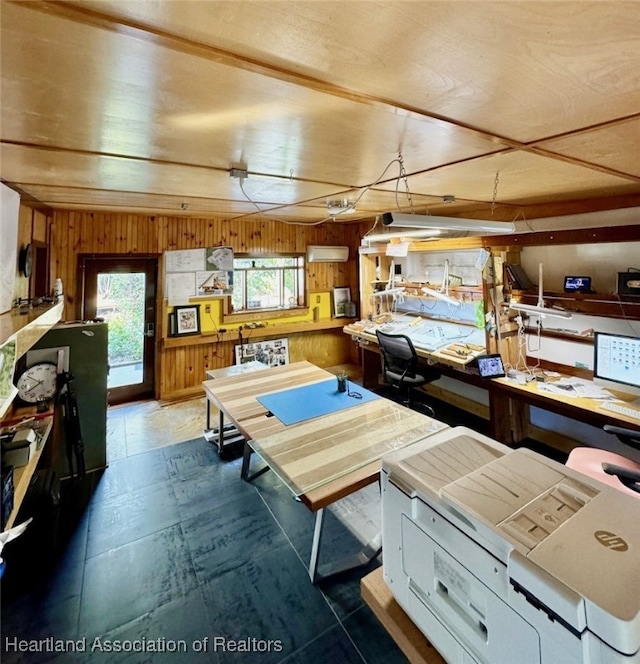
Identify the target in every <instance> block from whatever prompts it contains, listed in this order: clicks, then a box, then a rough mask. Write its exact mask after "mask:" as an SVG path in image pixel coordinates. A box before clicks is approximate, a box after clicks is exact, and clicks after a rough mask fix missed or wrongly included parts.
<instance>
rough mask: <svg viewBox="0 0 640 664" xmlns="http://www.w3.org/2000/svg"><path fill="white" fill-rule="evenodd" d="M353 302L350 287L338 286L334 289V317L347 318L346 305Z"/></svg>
mask: <svg viewBox="0 0 640 664" xmlns="http://www.w3.org/2000/svg"><path fill="white" fill-rule="evenodd" d="M347 302H351V290H350V289H349V287H348V286H346V287H341V286H338V287H336V288H334V289H333V316H334V318H340V317H341V316H346V313H345V304H346V303H347Z"/></svg>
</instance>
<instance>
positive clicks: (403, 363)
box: [376, 330, 440, 417]
mask: <svg viewBox="0 0 640 664" xmlns="http://www.w3.org/2000/svg"><path fill="white" fill-rule="evenodd" d="M376 335H377V337H378V344H379V345H380V352H381V353H382V373H383V376H384V380H385V382H386V383H388V384H389V385H391V386H393V387H396V388H397V389H398V390H400V392H401V393H403V394H404V396H405V399H404V401H403V402H402V403H403V405H405V406H407V408H414V405H419V406H420V408H421V409H424V410H425V411H426V412H427V414H428V415H430V416H431V417H434V412H433V408H432V407H431V406H429V405H428V404H425V403H419V404H414V402H413V400H412V399H411V392H412V390H413V389H415V388H416V387H420V386H421V385H425V384H426V383H430V382H431V381H432V380H436V379H437V378H439V377H440V373H439V372H437V371H435V370H433V371H429V372H428V373H425V372H423V371H422V372H421V373H418V371H417V369H418V354H417V353H416V349H415V348H414V345H413V342H412V341H411V339H410V338H409V337H408V336H407V335H406V334H387V333H385V332H380V330H376Z"/></svg>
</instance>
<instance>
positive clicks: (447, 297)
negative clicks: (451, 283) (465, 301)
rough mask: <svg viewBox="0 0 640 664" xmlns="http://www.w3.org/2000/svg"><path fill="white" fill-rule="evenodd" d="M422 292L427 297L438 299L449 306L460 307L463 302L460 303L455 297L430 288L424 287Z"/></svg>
mask: <svg viewBox="0 0 640 664" xmlns="http://www.w3.org/2000/svg"><path fill="white" fill-rule="evenodd" d="M420 290H421V291H422V292H423V293H426V294H427V295H431V296H432V297H435V298H437V299H438V300H443V301H444V302H448V303H449V304H455V306H456V307H459V306H460V305H461V304H462V302H460V300H456V298H455V297H451V295H447V294H446V293H441V292H440V291H437V290H434V289H433V288H429V287H428V286H423V287H422V288H421V289H420Z"/></svg>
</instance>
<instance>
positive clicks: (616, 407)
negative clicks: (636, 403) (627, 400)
mask: <svg viewBox="0 0 640 664" xmlns="http://www.w3.org/2000/svg"><path fill="white" fill-rule="evenodd" d="M600 408H602V409H603V410H608V411H611V412H612V413H616V414H618V415H626V416H627V417H630V418H631V419H634V420H638V421H639V422H640V408H634V407H633V406H629V405H627V404H623V403H618V402H617V401H603V402H602V403H601V404H600Z"/></svg>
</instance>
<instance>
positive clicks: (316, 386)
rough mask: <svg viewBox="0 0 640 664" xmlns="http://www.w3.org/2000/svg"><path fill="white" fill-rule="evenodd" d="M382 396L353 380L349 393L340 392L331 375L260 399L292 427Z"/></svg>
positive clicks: (267, 407)
mask: <svg viewBox="0 0 640 664" xmlns="http://www.w3.org/2000/svg"><path fill="white" fill-rule="evenodd" d="M349 393H351V394H354V393H355V394H360V395H361V398H357V397H353V396H349ZM379 398H380V397H379V396H378V395H377V394H374V393H373V392H370V391H369V390H365V389H364V387H360V385H355V384H354V383H351V382H349V383H348V389H347V391H346V392H338V383H337V380H336V379H335V378H331V379H330V380H324V381H322V382H321V383H313V384H312V385H303V386H302V387H294V388H292V389H290V390H284V391H282V392H274V393H272V394H263V395H262V396H259V397H258V401H259V402H260V403H261V404H262V405H263V406H264V407H265V408H266V409H267V410H268V411H270V412H271V413H273V414H274V415H275V416H276V417H277V418H278V419H279V420H280V421H281V422H282V423H283V424H286V425H287V426H289V425H290V424H297V423H298V422H304V421H305V420H310V419H312V418H314V417H320V415H328V414H329V413H335V412H336V411H338V410H344V409H345V408H351V407H352V406H357V405H359V404H362V403H367V401H373V400H374V399H379Z"/></svg>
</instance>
